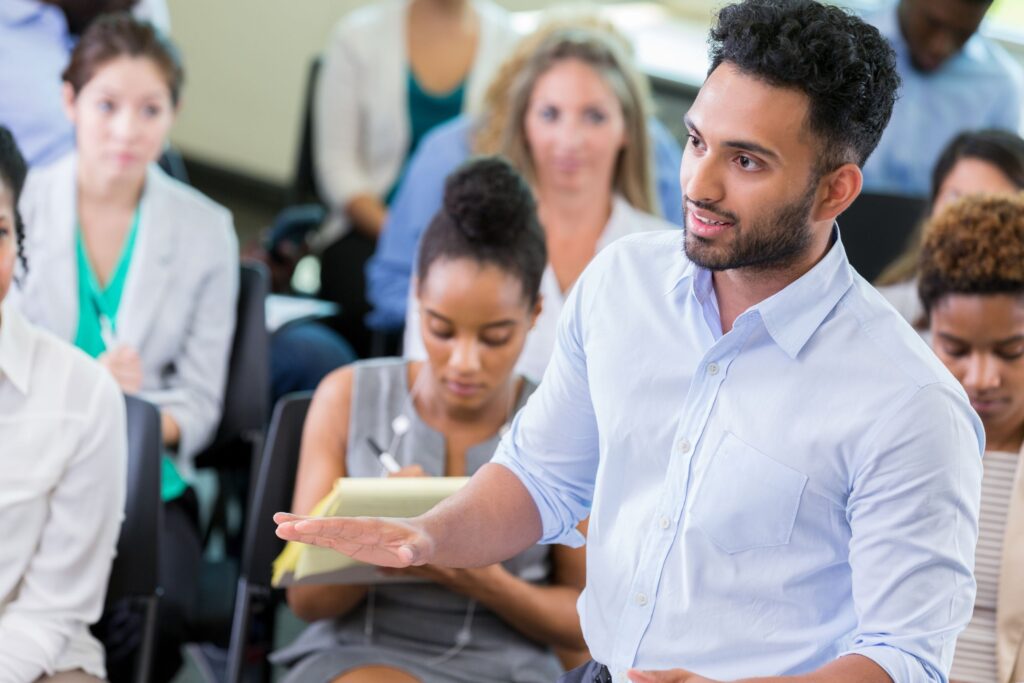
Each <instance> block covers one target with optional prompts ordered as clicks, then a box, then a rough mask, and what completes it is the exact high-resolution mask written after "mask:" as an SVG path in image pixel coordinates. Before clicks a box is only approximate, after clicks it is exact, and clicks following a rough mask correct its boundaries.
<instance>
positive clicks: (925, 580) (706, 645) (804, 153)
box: [277, 0, 984, 683]
mask: <svg viewBox="0 0 1024 683" xmlns="http://www.w3.org/2000/svg"><path fill="white" fill-rule="evenodd" d="M711 57H712V60H711V62H712V68H711V72H710V74H709V75H708V78H707V81H706V82H705V83H704V86H703V88H702V89H701V91H700V94H699V95H698V97H697V99H696V101H695V102H694V105H693V107H692V108H691V110H690V112H689V114H688V116H687V118H686V124H687V126H688V129H689V141H688V144H687V146H686V149H685V151H684V155H683V163H682V167H681V172H680V176H681V178H680V181H681V186H682V189H683V194H684V206H685V209H684V210H685V214H686V219H685V231H684V234H680V233H679V232H663V233H647V234H641V235H636V236H631V237H627V238H625V239H623V240H620V241H619V242H617V243H615V244H613V245H612V246H610V247H608V248H607V249H606V250H605V251H603V252H602V253H601V254H599V255H598V256H597V257H596V258H595V259H594V261H593V262H592V263H591V265H590V266H589V267H588V268H587V270H586V271H585V272H584V274H583V276H582V277H581V278H580V280H579V281H578V282H577V284H576V285H575V287H574V288H573V290H572V293H571V294H570V297H569V300H568V301H567V303H566V306H565V310H564V313H563V316H562V320H561V323H560V330H559V338H558V344H557V346H556V350H555V354H554V357H553V359H552V361H551V364H550V365H549V366H548V370H547V372H546V374H545V375H544V378H543V381H542V382H541V385H540V388H539V389H538V390H537V392H536V393H535V394H534V395H533V396H532V397H531V398H530V401H529V403H528V404H527V405H526V407H525V408H524V409H523V410H522V411H521V412H520V413H519V415H517V417H516V419H515V420H514V422H513V425H512V428H511V430H510V432H509V433H508V434H507V435H506V437H505V438H504V439H503V441H502V444H501V446H500V447H499V449H498V452H497V454H496V456H495V459H494V461H493V463H492V464H489V465H487V466H486V467H484V468H482V469H481V470H480V471H479V472H478V473H477V475H476V476H474V477H473V479H472V480H471V482H470V483H469V485H468V486H467V487H466V488H465V489H463V490H462V491H461V492H460V493H459V494H457V495H456V496H453V497H452V498H450V499H449V500H448V501H446V502H445V503H444V504H442V505H440V506H438V507H436V508H435V509H434V510H432V511H431V512H429V513H427V514H426V515H423V516H421V517H418V518H415V519H412V520H407V521H395V520H381V519H366V518H363V519H341V518H333V519H325V520H307V521H301V520H298V519H296V518H294V517H291V516H287V515H279V516H278V517H277V520H278V522H279V524H280V527H279V531H278V533H279V535H281V536H282V537H284V538H288V539H294V540H301V541H304V542H310V543H316V544H319V545H324V546H327V547H332V548H335V549H337V550H339V551H341V552H345V553H346V554H350V555H352V556H354V557H356V558H358V559H361V560H365V561H368V562H373V563H377V564H382V565H388V566H398V567H402V566H408V565H410V564H411V565H419V564H426V563H432V564H437V565H444V566H452V567H473V566H480V565H486V564H488V563H492V562H496V561H498V560H500V559H502V558H504V557H508V556H510V555H512V554H514V553H516V552H518V551H520V550H522V549H523V548H525V547H527V546H529V545H530V544H532V543H535V542H537V541H538V540H540V541H541V542H543V543H565V544H570V545H578V544H581V543H583V537H582V536H581V535H580V533H579V532H578V531H577V525H578V524H579V523H580V521H581V520H583V519H584V518H586V517H587V516H588V515H589V518H590V522H589V531H588V540H587V583H586V589H585V590H584V592H583V594H582V595H581V597H580V600H579V612H580V618H581V620H582V624H583V631H584V635H585V637H586V641H587V645H588V647H589V649H590V652H591V654H592V656H593V657H594V659H595V660H596V661H594V662H591V663H590V664H589V665H587V666H586V667H584V668H583V669H580V670H576V671H574V672H570V673H569V674H567V675H566V677H565V679H564V680H565V681H587V683H589V682H590V681H610V680H613V681H615V683H620V682H624V681H627V680H629V681H636V682H655V681H672V682H676V683H683V682H685V683H706V682H707V681H719V680H730V681H732V680H737V679H748V678H757V679H758V680H759V681H760V680H773V678H772V677H783V676H792V677H794V678H786V680H787V681H806V682H808V683H815V682H818V681H829V682H830V683H832V682H838V683H847V682H849V683H854V682H856V683H887V682H888V681H894V682H896V683H917V682H918V681H933V682H936V683H945V682H946V680H947V677H948V671H949V667H950V664H951V662H952V657H953V649H954V645H955V641H956V637H957V634H958V633H959V632H960V631H961V630H962V629H963V627H964V626H965V625H966V623H967V621H968V619H969V617H970V615H971V610H972V605H973V602H974V593H975V582H974V578H973V573H972V572H973V563H974V547H975V543H976V540H977V524H978V507H979V498H980V487H981V453H982V451H983V441H984V435H983V431H982V427H981V423H980V421H979V420H978V418H977V416H976V415H975V414H974V412H973V411H972V410H971V407H970V404H969V402H968V399H967V397H966V395H965V394H964V392H963V390H962V389H961V388H960V385H959V384H958V383H957V382H956V380H955V379H954V378H953V377H952V376H951V375H949V373H947V372H946V370H945V369H944V368H943V367H942V365H941V363H939V361H938V360H937V359H936V358H935V357H934V356H933V355H932V353H931V351H930V350H929V349H928V348H927V347H926V346H925V345H924V343H923V342H922V341H921V340H920V338H919V337H918V336H917V335H916V334H915V333H914V331H913V330H912V329H911V328H910V327H909V326H908V325H906V324H905V323H904V322H903V321H902V319H900V318H899V316H898V315H897V314H896V313H895V312H894V311H893V310H892V309H891V308H890V307H889V306H888V305H887V304H886V303H885V302H884V301H883V300H882V298H881V297H880V296H879V295H878V294H877V293H876V292H875V290H874V289H873V288H872V287H871V286H870V285H869V284H868V283H867V282H865V281H864V280H863V279H862V278H861V277H859V276H858V275H857V274H856V272H855V271H854V270H853V269H852V268H851V267H850V264H849V262H848V261H847V258H846V254H845V252H844V250H843V244H842V241H841V239H840V235H839V232H838V229H837V228H836V227H835V219H836V217H837V216H839V215H840V214H841V213H842V212H843V210H844V209H845V208H846V207H847V206H849V205H850V203H851V202H852V201H853V200H854V198H855V197H856V196H857V194H858V193H859V192H860V189H861V183H862V176H861V170H860V167H861V166H862V165H863V163H864V161H865V159H866V158H867V157H868V156H869V155H870V153H871V151H872V150H873V149H874V147H875V145H876V144H877V142H878V139H879V137H880V135H881V133H882V130H883V129H884V128H885V124H886V121H887V120H888V118H889V113H890V111H891V108H892V103H893V99H894V96H895V91H896V87H897V80H898V79H897V76H896V73H895V70H894V66H893V56H892V52H891V49H890V48H889V47H888V45H887V43H886V42H885V40H884V39H883V38H882V37H881V36H880V35H879V33H878V31H877V30H875V29H874V28H872V27H871V26H869V25H867V24H865V23H864V22H863V21H862V20H860V19H857V18H854V17H852V16H850V15H848V14H846V13H845V12H844V11H842V10H840V9H838V8H836V7H832V6H826V5H822V4H819V3H817V2H815V1H814V0H746V1H745V2H742V3H739V4H735V5H731V6H729V7H726V8H725V9H723V10H722V12H721V13H720V14H719V18H718V24H717V25H716V27H715V28H714V29H712V33H711ZM467 381H471V380H467ZM759 677H768V678H767V679H764V678H759Z"/></svg>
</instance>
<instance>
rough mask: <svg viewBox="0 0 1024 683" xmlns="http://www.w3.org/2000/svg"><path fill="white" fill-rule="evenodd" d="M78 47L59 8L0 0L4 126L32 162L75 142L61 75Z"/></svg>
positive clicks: (0, 122)
mask: <svg viewBox="0 0 1024 683" xmlns="http://www.w3.org/2000/svg"><path fill="white" fill-rule="evenodd" d="M73 46H74V39H73V38H72V37H71V35H70V34H69V33H68V26H67V21H66V20H65V19H64V13H63V12H62V11H61V10H60V9H59V8H58V7H56V6H53V5H47V4H45V3H42V2H38V0H0V93H3V97H0V125H3V126H6V127H7V128H9V129H10V131H11V132H12V133H13V134H14V139H15V140H16V141H17V143H18V147H19V148H20V149H21V153H22V154H24V155H25V159H26V160H27V161H28V163H29V165H31V166H36V165H41V164H47V163H49V162H51V161H54V160H55V159H58V158H60V157H62V156H64V155H65V154H67V153H68V152H70V151H71V149H72V148H73V147H74V144H75V134H74V130H73V129H72V127H71V122H70V121H68V119H67V117H66V116H65V115H64V109H63V106H62V104H61V87H62V86H63V81H62V79H61V74H62V73H63V71H64V68H65V67H66V66H67V63H68V58H69V56H70V53H71V49H72V47H73Z"/></svg>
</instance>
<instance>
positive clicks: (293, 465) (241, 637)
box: [227, 392, 312, 683]
mask: <svg viewBox="0 0 1024 683" xmlns="http://www.w3.org/2000/svg"><path fill="white" fill-rule="evenodd" d="M311 399H312V393H311V392H299V393H294V394H288V395H287V396H285V397H283V398H282V399H281V400H280V401H278V402H277V406H275V408H274V415H273V417H272V418H271V421H270V429H269V430H268V432H267V439H266V444H265V445H264V448H263V454H262V456H261V458H260V462H259V469H258V471H257V476H256V483H255V486H254V487H253V492H252V497H251V499H250V501H249V503H250V508H249V514H248V519H247V523H246V528H245V543H244V546H243V550H242V565H241V571H240V573H239V577H238V586H237V589H236V591H235V594H236V595H235V609H234V615H233V618H232V623H231V644H230V646H229V648H228V670H227V681H228V683H240V682H241V680H242V673H243V669H244V667H245V663H246V662H247V661H250V662H253V661H255V662H258V663H259V664H260V665H261V666H262V667H263V669H262V675H263V676H264V680H266V676H267V675H268V674H269V667H267V666H266V655H267V652H268V650H269V646H270V643H271V641H272V640H273V638H272V633H273V615H274V606H275V602H274V601H273V600H272V599H271V597H272V590H271V587H270V579H271V574H272V569H271V565H272V563H273V561H274V558H275V557H277V555H278V554H279V553H280V552H281V548H282V547H283V546H284V542H283V541H281V540H279V539H278V538H277V536H276V535H275V534H274V529H275V528H276V525H275V524H274V519H273V515H274V513H275V512H279V511H281V510H289V509H291V502H292V490H293V489H294V488H295V474H296V470H297V469H298V464H299V446H300V445H301V441H302V425H303V423H304V422H305V420H306V412H307V411H308V410H309V404H310V400H311ZM254 617H256V618H258V619H259V622H260V625H261V626H262V628H261V629H260V635H261V639H262V641H263V642H261V643H257V644H256V647H255V648H253V649H252V651H251V652H249V650H250V642H251V638H250V634H251V632H252V631H253V630H254V629H252V628H251V627H252V625H253V618H254Z"/></svg>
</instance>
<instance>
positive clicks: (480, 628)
mask: <svg viewBox="0 0 1024 683" xmlns="http://www.w3.org/2000/svg"><path fill="white" fill-rule="evenodd" d="M368 625H369V628H368ZM465 626H466V612H465V611H463V610H459V611H452V610H437V609H436V608H435V609H432V610H426V609H418V608H417V606H415V605H410V604H408V603H406V604H392V603H390V602H389V601H387V600H381V599H380V596H378V599H377V600H376V604H375V606H374V610H373V614H372V619H370V620H368V619H367V607H366V604H365V603H364V604H363V605H362V606H361V607H360V608H358V609H357V610H354V611H353V612H352V613H351V614H348V615H346V616H344V617H342V618H340V619H331V620H323V621H318V622H316V623H314V624H311V625H310V626H309V627H308V628H307V629H306V630H305V631H303V632H302V634H301V635H300V636H299V637H298V638H297V639H296V640H295V642H293V643H292V644H291V645H289V646H287V647H285V648H283V649H282V650H279V651H277V652H275V653H274V654H273V655H271V657H270V659H271V661H272V662H274V663H275V664H283V665H286V666H289V671H288V674H287V675H286V677H285V678H284V683H330V681H332V680H334V679H335V678H337V677H338V676H340V675H342V674H344V673H345V672H346V671H350V670H352V669H358V668H362V667H365V666H372V665H378V666H389V667H392V668H395V669H399V670H401V671H404V672H406V673H408V674H410V675H411V676H413V677H415V678H417V679H419V680H420V681H422V682H423V683H447V682H450V681H455V682H457V683H554V681H557V680H558V678H559V676H561V675H562V673H563V672H564V670H563V668H562V666H561V664H560V663H559V661H558V658H557V657H556V656H555V655H554V653H553V652H552V651H551V649H550V648H547V647H545V646H543V645H540V644H538V643H536V642H533V641H531V640H529V639H527V638H526V637H524V636H523V635H521V634H520V633H519V632H518V631H516V630H514V629H512V628H511V627H510V626H508V625H507V624H506V623H505V622H504V621H502V620H501V619H500V618H499V617H497V616H496V615H495V614H493V613H491V612H489V611H487V610H484V609H483V608H481V607H479V606H477V607H476V609H475V611H474V613H473V617H472V620H471V622H470V625H469V628H468V629H466V628H465ZM460 631H468V638H463V639H462V640H463V642H464V645H463V646H462V647H459V642H458V641H459V640H460V638H459V634H460ZM463 635H464V636H465V635H467V634H466V633H463Z"/></svg>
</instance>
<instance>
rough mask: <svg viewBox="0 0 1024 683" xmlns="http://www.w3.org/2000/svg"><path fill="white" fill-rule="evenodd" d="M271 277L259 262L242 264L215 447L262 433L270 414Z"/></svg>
mask: <svg viewBox="0 0 1024 683" xmlns="http://www.w3.org/2000/svg"><path fill="white" fill-rule="evenodd" d="M269 292H270V275H269V273H268V272H267V268H266V266H264V265H263V264H262V263H257V262H255V261H252V262H250V261H246V262H244V263H242V266H241V273H240V277H239V282H238V317H237V318H236V322H235V337H234V340H233V341H232V343H231V360H230V362H229V365H228V377H227V386H226V387H225V389H224V413H223V415H221V420H220V426H219V427H218V428H217V436H216V438H215V439H214V445H217V444H219V443H223V442H225V441H231V440H234V439H236V438H238V437H239V436H242V437H245V436H247V435H250V434H258V433H261V432H262V430H263V428H264V427H265V426H266V424H267V413H269V412H270V336H269V335H268V333H267V313H266V300H267V294H268V293H269Z"/></svg>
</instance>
